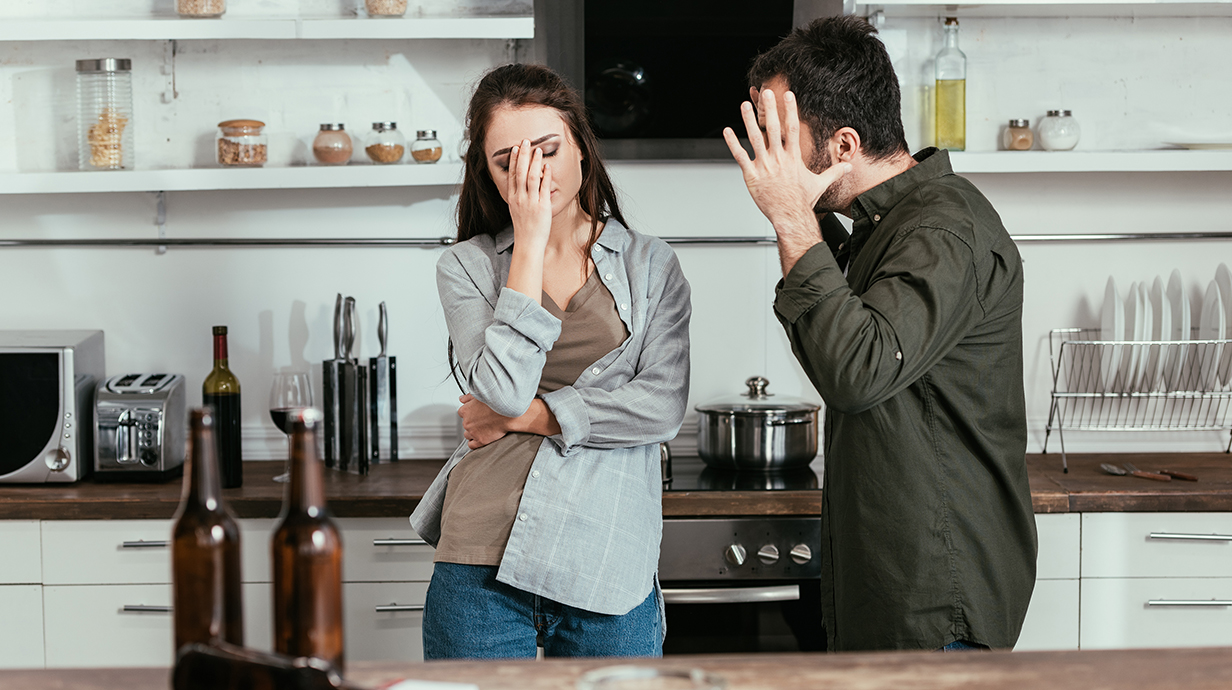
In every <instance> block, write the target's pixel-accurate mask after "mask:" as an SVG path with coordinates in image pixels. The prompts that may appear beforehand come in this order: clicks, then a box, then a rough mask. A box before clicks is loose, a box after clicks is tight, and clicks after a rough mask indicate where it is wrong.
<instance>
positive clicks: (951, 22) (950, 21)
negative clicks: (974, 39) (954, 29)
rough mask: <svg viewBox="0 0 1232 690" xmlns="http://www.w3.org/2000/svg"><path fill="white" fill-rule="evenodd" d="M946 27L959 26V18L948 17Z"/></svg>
mask: <svg viewBox="0 0 1232 690" xmlns="http://www.w3.org/2000/svg"><path fill="white" fill-rule="evenodd" d="M945 25H946V26H958V17H946V18H945Z"/></svg>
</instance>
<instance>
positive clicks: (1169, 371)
mask: <svg viewBox="0 0 1232 690" xmlns="http://www.w3.org/2000/svg"><path fill="white" fill-rule="evenodd" d="M1167 296H1168V307H1169V309H1170V310H1171V311H1172V335H1171V337H1170V338H1169V340H1192V339H1193V336H1192V335H1191V334H1190V332H1189V298H1188V297H1187V296H1186V295H1185V285H1184V284H1183V283H1182V282H1181V272H1180V271H1178V270H1176V269H1173V271H1172V275H1171V276H1169V277H1168V291H1167ZM1188 355H1189V346H1188V345H1170V346H1169V347H1168V357H1167V361H1166V362H1165V363H1164V377H1165V381H1164V382H1165V383H1166V384H1167V387H1168V390H1170V391H1179V390H1184V389H1185V388H1186V383H1188V382H1187V381H1186V380H1185V378H1186V377H1185V375H1184V374H1185V360H1186V359H1187V356H1188Z"/></svg>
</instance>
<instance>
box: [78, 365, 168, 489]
mask: <svg viewBox="0 0 1232 690" xmlns="http://www.w3.org/2000/svg"><path fill="white" fill-rule="evenodd" d="M186 397H187V393H186V392H185V389H184V377H183V376H182V375H180V374H122V375H120V376H112V377H111V378H109V379H107V381H106V382H105V383H103V384H102V385H100V386H99V387H98V389H97V391H96V392H95V394H94V478H95V480H96V481H100V482H106V481H158V480H162V479H169V478H171V477H175V476H178V475H179V474H180V473H181V472H183V470H184V455H185V453H186V452H187V436H188V404H187V399H186Z"/></svg>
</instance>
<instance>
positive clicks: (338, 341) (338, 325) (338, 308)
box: [334, 292, 342, 360]
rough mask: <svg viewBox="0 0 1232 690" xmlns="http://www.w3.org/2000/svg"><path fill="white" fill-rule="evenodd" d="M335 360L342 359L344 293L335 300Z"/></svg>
mask: <svg viewBox="0 0 1232 690" xmlns="http://www.w3.org/2000/svg"><path fill="white" fill-rule="evenodd" d="M334 359H335V360H338V359H342V293H341V292H339V293H338V298H337V299H335V300H334Z"/></svg>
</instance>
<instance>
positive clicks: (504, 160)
mask: <svg viewBox="0 0 1232 690" xmlns="http://www.w3.org/2000/svg"><path fill="white" fill-rule="evenodd" d="M539 150H540V151H542V152H543V157H544V158H551V157H552V156H555V155H556V153H557V151H559V150H560V147H559V146H544V147H542V148H540V149H539ZM531 153H532V154H533V153H534V151H532V152H531ZM496 160H497V163H496V164H497V166H498V167H499V168H500V169H501V171H503V172H509V156H508V154H506V155H504V156H501V157H500V158H497V159H496Z"/></svg>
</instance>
